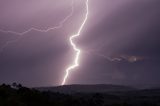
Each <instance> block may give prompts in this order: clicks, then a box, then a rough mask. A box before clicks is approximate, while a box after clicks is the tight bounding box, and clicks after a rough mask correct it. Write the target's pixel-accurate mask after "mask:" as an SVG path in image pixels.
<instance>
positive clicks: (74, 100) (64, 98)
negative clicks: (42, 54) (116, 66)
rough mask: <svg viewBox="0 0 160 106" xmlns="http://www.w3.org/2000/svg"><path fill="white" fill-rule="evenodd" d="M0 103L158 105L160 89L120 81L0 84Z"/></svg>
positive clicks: (7, 105) (23, 105)
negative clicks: (38, 85)
mask: <svg viewBox="0 0 160 106" xmlns="http://www.w3.org/2000/svg"><path fill="white" fill-rule="evenodd" d="M0 106H160V89H158V88H157V89H136V88H132V87H127V86H120V85H102V84H100V85H66V86H59V87H41V88H27V87H23V86H22V85H21V84H16V83H13V84H12V85H6V84H2V85H1V86H0Z"/></svg>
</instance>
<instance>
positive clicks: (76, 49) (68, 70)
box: [61, 0, 89, 85]
mask: <svg viewBox="0 0 160 106" xmlns="http://www.w3.org/2000/svg"><path fill="white" fill-rule="evenodd" d="M85 5H86V15H85V18H84V21H83V22H82V24H81V26H80V28H79V30H78V32H77V33H76V34H75V35H72V36H71V37H70V38H69V41H70V44H71V46H72V47H73V49H74V51H75V52H76V56H75V59H74V64H73V65H71V66H69V67H68V68H67V69H66V70H65V72H66V74H65V76H64V78H63V81H62V84H61V85H64V84H65V83H66V80H67V78H68V77H69V74H70V72H71V71H72V70H73V69H74V68H76V67H78V66H79V58H80V53H81V50H80V49H78V48H77V46H76V44H75V43H74V41H73V40H74V38H76V37H78V36H80V34H81V31H82V29H83V27H84V25H85V23H86V21H87V19H88V14H89V5H88V0H86V2H85Z"/></svg>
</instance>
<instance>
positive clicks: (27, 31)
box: [0, 0, 74, 52]
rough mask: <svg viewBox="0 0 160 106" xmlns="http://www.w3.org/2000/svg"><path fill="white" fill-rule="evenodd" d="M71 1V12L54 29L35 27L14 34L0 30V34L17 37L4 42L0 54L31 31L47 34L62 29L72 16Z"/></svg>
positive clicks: (13, 32)
mask: <svg viewBox="0 0 160 106" xmlns="http://www.w3.org/2000/svg"><path fill="white" fill-rule="evenodd" d="M73 3H74V2H73V0H72V3H71V12H70V13H69V14H68V15H67V16H66V17H65V18H64V19H63V20H62V21H61V22H60V23H59V24H58V25H57V26H55V27H49V28H47V29H38V28H35V27H32V28H30V29H28V30H26V31H24V32H15V31H6V30H3V29H0V32H2V33H11V34H15V35H19V37H18V38H17V39H15V40H11V41H8V42H6V43H5V44H4V45H3V46H2V48H1V49H0V52H3V49H4V48H6V47H7V46H8V45H9V44H11V43H14V42H17V41H18V40H19V39H21V38H22V37H23V36H24V35H25V34H27V33H29V32H31V31H37V32H49V31H51V30H56V29H59V28H62V27H63V25H64V23H65V22H66V21H67V20H68V19H69V18H70V17H71V16H72V15H73V12H74V7H73Z"/></svg>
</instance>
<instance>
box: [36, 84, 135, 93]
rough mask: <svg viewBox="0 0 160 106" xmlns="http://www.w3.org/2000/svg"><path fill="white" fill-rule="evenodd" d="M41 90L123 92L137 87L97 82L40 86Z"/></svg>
mask: <svg viewBox="0 0 160 106" xmlns="http://www.w3.org/2000/svg"><path fill="white" fill-rule="evenodd" d="M36 89H38V90H40V91H51V92H60V93H78V92H81V93H105V92H106V93H107V92H123V91H132V90H136V88H133V87H129V86H122V85H111V84H95V85H80V84H75V85H64V86H57V87H39V88H36Z"/></svg>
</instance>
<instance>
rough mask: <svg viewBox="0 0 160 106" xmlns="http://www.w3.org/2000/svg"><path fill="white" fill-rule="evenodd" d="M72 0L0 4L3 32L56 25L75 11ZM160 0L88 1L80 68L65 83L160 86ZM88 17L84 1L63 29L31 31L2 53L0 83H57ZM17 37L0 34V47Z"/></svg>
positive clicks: (79, 41) (80, 44) (80, 43)
mask: <svg viewBox="0 0 160 106" xmlns="http://www.w3.org/2000/svg"><path fill="white" fill-rule="evenodd" d="M71 3H72V0H38V1H35V0H27V1H26V0H0V29H3V30H6V31H16V32H23V31H25V30H28V29H29V28H31V27H35V28H37V29H47V28H48V27H54V26H57V25H58V24H59V23H60V21H62V20H63V19H64V18H65V17H66V16H67V15H68V14H70V12H71ZM159 5H160V1H159V0H89V11H90V13H89V18H88V21H87V23H86V25H85V27H84V29H83V31H82V33H81V36H80V37H79V38H77V39H76V40H75V42H76V44H77V45H78V47H79V48H81V49H82V55H81V59H80V67H78V68H76V69H75V71H74V72H72V74H71V75H70V77H69V79H68V80H67V84H77V83H78V84H97V83H100V84H102V83H104V84H123V85H133V86H142V87H144V86H159V85H160V77H159V75H160V71H159V70H160V36H159V35H160V7H159ZM84 15H85V0H81V1H80V0H74V13H73V15H72V17H70V18H69V19H68V20H67V21H66V22H65V23H64V25H63V27H62V28H59V29H56V30H50V31H49V32H43V33H42V32H38V31H31V32H29V33H27V34H25V35H24V36H23V37H22V38H21V39H19V40H17V42H14V43H10V44H9V45H7V46H6V47H5V48H4V49H3V51H2V52H1V53H0V83H12V82H18V83H22V84H23V85H26V86H51V85H59V84H60V83H61V82H62V80H63V76H64V74H65V69H66V68H67V67H68V66H69V65H70V64H72V62H73V59H74V54H75V53H74V51H73V50H72V48H71V46H70V44H69V41H68V39H69V37H70V35H72V34H74V33H76V31H77V30H78V28H79V26H80V24H81V22H82V20H83V18H84ZM18 37H19V36H18V35H16V34H12V33H4V32H0V49H1V48H2V47H3V46H4V45H5V44H6V42H8V41H13V40H15V39H17V38H18Z"/></svg>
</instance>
